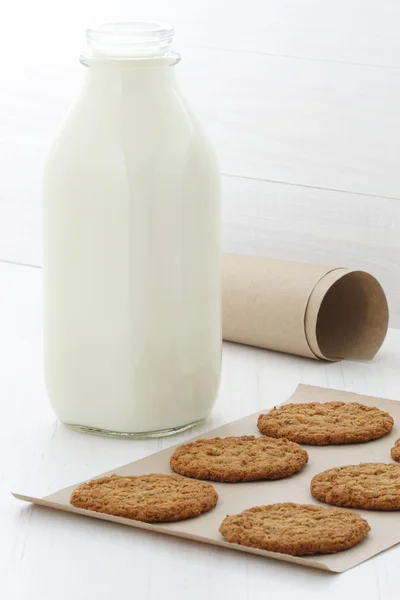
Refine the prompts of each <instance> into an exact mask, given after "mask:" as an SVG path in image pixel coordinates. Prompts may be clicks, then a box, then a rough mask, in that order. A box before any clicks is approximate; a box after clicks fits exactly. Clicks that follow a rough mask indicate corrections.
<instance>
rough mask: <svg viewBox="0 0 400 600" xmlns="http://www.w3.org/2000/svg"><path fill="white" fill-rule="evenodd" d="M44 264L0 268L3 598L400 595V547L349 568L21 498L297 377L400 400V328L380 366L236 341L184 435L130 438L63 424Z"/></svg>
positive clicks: (262, 396)
mask: <svg viewBox="0 0 400 600" xmlns="http://www.w3.org/2000/svg"><path fill="white" fill-rule="evenodd" d="M40 311H41V285H40V270H39V269H35V268H29V267H22V266H16V265H7V264H0V403H1V407H2V411H1V421H0V427H1V435H0V445H1V446H0V456H1V459H0V460H1V470H0V597H1V598H4V600H14V599H18V600H64V599H65V600H72V599H74V600H103V599H104V600H109V599H111V598H112V599H118V600H119V599H122V600H124V599H125V598H126V599H128V598H129V599H131V598H132V599H133V598H134V599H138V600H142V599H143V600H156V599H158V598H167V599H168V598H171V599H172V598H173V599H174V600H175V599H176V600H178V599H181V600H197V599H199V600H200V599H201V600H204V598H211V599H214V598H215V599H217V598H229V600H244V599H247V598H248V599H251V600H258V599H260V600H261V599H262V600H282V599H285V598H296V600H302V599H304V600H313V599H315V600H317V599H318V600H320V599H321V598H324V600H334V599H335V600H336V599H337V598H341V599H343V600H346V599H347V598H352V597H360V598H362V599H363V600H378V599H380V600H392V599H393V600H394V599H395V598H396V599H397V598H399V594H400V592H399V590H400V569H399V561H400V546H399V547H395V548H392V549H391V550H388V551H386V552H384V553H383V554H380V555H378V556H377V557H375V558H373V559H372V560H370V561H368V562H366V563H364V564H362V565H360V566H359V567H356V568H355V569H353V570H351V571H348V572H347V573H344V574H342V575H332V574H328V573H324V572H319V571H314V570H311V569H305V568H301V567H298V566H295V565H290V564H286V563H282V562H278V561H274V560H267V559H264V558H262V557H257V556H250V555H244V554H242V553H238V552H234V551H226V550H224V549H220V548H215V547H209V546H207V545H203V544H197V543H195V542H190V541H186V540H179V539H174V538H171V537H167V536H162V535H157V534H152V533H149V532H144V531H140V530H132V529H131V528H126V527H123V526H120V525H117V524H114V523H107V522H102V521H98V520H94V519H87V518H84V517H80V516H76V515H71V514H67V513H62V512H57V511H51V510H48V509H44V508H40V507H32V506H30V505H27V504H24V503H20V502H18V501H16V500H15V499H13V498H12V496H11V495H10V491H22V492H28V493H31V492H33V493H42V494H44V493H50V492H51V491H55V490H56V489H58V488H60V487H62V486H67V485H69V484H72V483H74V482H76V481H80V480H83V479H85V478H90V477H91V476H94V475H96V474H98V473H100V472H103V471H106V470H108V469H112V468H113V467H115V466H118V465H121V464H124V463H126V462H129V461H132V460H134V459H135V458H140V457H142V456H145V455H146V454H150V453H152V452H154V451H156V450H158V449H161V448H163V447H166V446H168V445H171V444H176V443H177V442H183V441H185V440H187V439H188V438H190V437H192V436H193V435H195V434H200V433H201V432H202V431H206V430H208V429H211V428H213V427H216V426H218V425H220V424H222V423H225V422H228V421H230V420H232V419H236V418H239V417H242V416H244V415H246V414H247V413H251V412H254V411H256V410H259V409H262V408H266V407H270V406H272V405H273V404H276V403H279V402H281V401H283V400H285V399H286V398H287V397H288V396H289V395H290V394H291V392H292V391H293V390H294V388H295V387H296V385H297V383H299V382H304V383H311V384H315V385H322V386H330V387H336V388H340V389H346V390H349V391H355V392H360V393H365V394H372V395H380V396H385V397H389V398H399V399H400V377H399V368H400V331H396V330H390V331H389V334H388V337H387V340H386V342H385V344H384V347H383V348H382V350H381V352H380V353H379V355H378V356H377V358H376V359H375V360H374V361H373V362H372V363H361V362H353V363H351V362H342V363H335V364H329V363H322V362H317V361H312V360H307V359H302V358H296V357H292V356H285V355H279V354H276V353H272V352H266V351H262V350H257V349H252V348H247V347H244V346H239V345H234V344H226V345H225V348H224V369H223V378H222V386H221V391H220V394H219V398H218V402H217V404H216V407H215V409H214V412H213V414H212V416H211V418H210V419H209V420H208V421H207V422H206V423H205V424H204V425H202V426H200V427H197V428H196V429H194V430H192V431H189V432H186V433H184V434H181V435H179V436H175V437H170V438H165V439H160V440H150V441H120V440H113V439H103V438H99V437H95V436H88V435H83V434H79V433H76V432H73V431H70V430H68V429H67V428H66V427H64V426H62V425H60V424H59V423H57V422H56V420H55V417H54V415H53V413H52V410H51V408H50V405H49V403H48V400H47V398H46V393H45V390H44V385H43V373H42V359H41V347H40V346H41V341H40V332H41V323H40Z"/></svg>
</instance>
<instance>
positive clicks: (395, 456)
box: [390, 439, 400, 462]
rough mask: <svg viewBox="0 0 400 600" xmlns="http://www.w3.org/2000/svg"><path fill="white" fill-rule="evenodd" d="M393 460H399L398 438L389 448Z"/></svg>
mask: <svg viewBox="0 0 400 600" xmlns="http://www.w3.org/2000/svg"><path fill="white" fill-rule="evenodd" d="M390 454H391V455H392V458H393V460H397V462H400V439H399V440H396V441H395V443H394V446H393V448H392V449H391V450H390Z"/></svg>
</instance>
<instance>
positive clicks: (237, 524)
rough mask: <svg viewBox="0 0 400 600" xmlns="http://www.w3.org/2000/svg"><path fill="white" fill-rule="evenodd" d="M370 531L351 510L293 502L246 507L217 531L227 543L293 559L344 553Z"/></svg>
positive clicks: (229, 517) (225, 521) (364, 521)
mask: <svg viewBox="0 0 400 600" xmlns="http://www.w3.org/2000/svg"><path fill="white" fill-rule="evenodd" d="M369 530H370V526H369V525H368V523H367V521H366V520H365V519H363V518H362V517H360V515H358V514H357V513H355V512H353V511H351V510H344V509H343V508H324V507H322V506H315V505H313V504H294V503H292V502H285V503H282V504H269V505H268V506H255V507H254V508H249V509H248V510H244V511H243V512H241V513H240V514H238V515H230V516H228V517H226V518H225V519H224V520H223V521H222V524H221V526H220V528H219V531H220V533H221V534H222V535H223V536H224V538H225V539H226V540H227V541H228V542H232V543H234V544H241V545H242V546H249V547H250V548H260V549H261V550H269V551H270V552H281V553H283V554H292V555H295V556H301V555H304V554H325V553H332V552H339V551H340V550H346V549H347V548H351V547H352V546H355V545H356V544H358V543H359V542H361V540H362V539H364V538H365V536H366V535H367V534H368V532H369Z"/></svg>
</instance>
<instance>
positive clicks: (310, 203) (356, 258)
mask: <svg viewBox="0 0 400 600" xmlns="http://www.w3.org/2000/svg"><path fill="white" fill-rule="evenodd" d="M223 184H224V185H223V198H224V202H223V224H224V231H223V233H224V248H225V250H227V251H230V252H239V253H244V254H246V253H247V254H256V255H262V256H271V257H274V258H284V259H287V260H300V261H305V262H317V263H322V264H328V265H335V266H347V267H350V268H352V269H361V270H365V271H368V272H369V273H371V274H372V275H374V276H375V277H377V279H378V280H379V281H380V282H381V284H382V286H383V288H384V290H385V292H386V294H387V297H388V301H389V308H390V312H391V325H392V326H393V327H398V326H400V235H399V232H400V202H399V201H398V200H390V199H385V198H375V197H369V196H363V195H357V194H351V193H339V192H332V191H329V190H318V189H313V188H307V187H298V186H292V185H281V184H276V183H271V182H265V181H254V180H251V179H242V178H233V177H224V178H223Z"/></svg>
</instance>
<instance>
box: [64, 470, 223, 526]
mask: <svg viewBox="0 0 400 600" xmlns="http://www.w3.org/2000/svg"><path fill="white" fill-rule="evenodd" d="M217 500H218V494H217V492H216V491H215V490H214V488H213V486H212V485H211V484H209V483H204V482H201V481H193V480H191V479H186V478H185V477H180V476H179V475H157V474H150V475H139V476H138V477H134V476H126V477H120V476H119V475H111V477H102V478H101V479H93V480H92V481H89V482H88V483H83V484H81V485H80V486H79V487H77V488H76V489H75V490H74V491H73V492H72V496H71V504H73V506H77V507H78V508H85V509H87V510H94V511H96V512H101V513H106V514H108V515H114V516H116V517H125V518H126V519H135V520H136V521H145V522H147V523H156V522H158V521H180V520H181V519H188V518H189V517H196V516H197V515H201V514H202V513H204V512H207V511H209V510H211V509H212V508H214V506H215V505H216V503H217Z"/></svg>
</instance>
